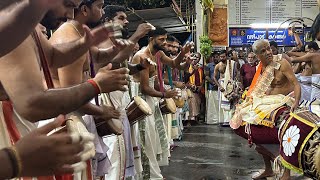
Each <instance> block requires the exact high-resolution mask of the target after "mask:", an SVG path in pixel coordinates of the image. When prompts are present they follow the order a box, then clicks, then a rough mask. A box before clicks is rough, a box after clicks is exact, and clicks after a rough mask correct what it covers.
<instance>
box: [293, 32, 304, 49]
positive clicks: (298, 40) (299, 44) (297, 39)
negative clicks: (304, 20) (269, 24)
mask: <svg viewBox="0 0 320 180" xmlns="http://www.w3.org/2000/svg"><path fill="white" fill-rule="evenodd" d="M293 36H294V40H295V41H296V43H297V45H296V47H297V48H298V49H301V47H302V46H303V44H302V41H301V39H300V37H299V34H298V33H295V32H294V33H293Z"/></svg>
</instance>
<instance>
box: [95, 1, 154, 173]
mask: <svg viewBox="0 0 320 180" xmlns="http://www.w3.org/2000/svg"><path fill="white" fill-rule="evenodd" d="M104 11H105V15H104V16H103V19H104V21H106V22H108V23H115V24H119V25H120V26H121V27H122V28H121V31H122V35H123V37H124V38H126V39H128V41H130V42H131V43H132V44H130V46H128V47H126V48H125V49H123V50H122V51H120V52H119V53H118V54H117V55H116V56H115V57H114V58H112V59H111V61H109V62H111V63H112V64H113V68H120V67H121V66H122V67H123V66H128V68H129V69H130V74H135V73H137V72H139V71H140V70H142V69H144V68H145V67H147V66H148V62H147V61H146V60H145V59H144V60H143V61H142V62H141V63H139V64H135V65H133V64H131V63H129V62H128V59H129V58H130V56H131V55H132V53H133V51H134V48H135V45H136V44H137V43H138V41H139V40H140V38H142V37H144V36H145V35H146V34H147V33H148V32H149V31H150V30H151V29H152V26H151V25H150V24H148V23H142V24H140V25H139V26H138V27H137V30H136V31H135V32H134V33H133V34H132V36H130V37H128V35H129V32H128V24H129V21H128V20H127V15H126V9H125V8H124V7H123V6H119V5H108V6H106V7H105V8H104ZM110 46H114V42H113V41H112V40H111V39H107V40H106V41H104V42H103V43H101V44H100V45H99V47H100V48H107V47H110ZM105 63H106V62H102V63H96V64H95V68H96V69H99V68H100V67H101V66H104V64H105ZM129 88H131V87H129ZM108 97H109V98H110V102H111V103H112V105H113V106H114V108H116V109H118V110H119V111H120V113H121V116H120V118H118V119H119V120H121V122H122V124H123V127H124V131H123V134H121V135H115V136H109V137H106V138H104V142H105V143H106V144H107V145H108V146H109V147H110V150H109V151H108V156H109V158H110V160H111V163H112V168H111V170H110V172H109V173H108V174H107V175H106V176H105V178H106V179H120V178H121V179H122V178H123V177H125V178H128V177H131V176H134V175H135V166H134V153H133V145H132V142H131V127H130V124H129V121H128V118H127V114H126V111H125V108H126V107H127V105H128V104H129V103H130V101H131V98H130V97H129V93H128V92H125V93H123V92H121V91H114V92H111V93H109V94H108ZM119 150H120V153H119ZM121 152H122V153H121Z"/></svg>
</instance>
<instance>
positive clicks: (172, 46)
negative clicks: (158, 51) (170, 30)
mask: <svg viewBox="0 0 320 180" xmlns="http://www.w3.org/2000/svg"><path fill="white" fill-rule="evenodd" d="M165 46H166V55H168V56H169V57H170V58H175V57H176V56H177V55H178V54H179V49H180V42H179V40H178V39H176V38H175V37H174V36H168V38H167V43H166V45H165ZM171 74H172V78H173V81H172V83H173V85H174V86H175V87H177V88H181V89H183V88H185V84H184V83H183V82H180V81H179V79H178V78H179V70H178V69H176V68H175V69H172V71H171ZM164 83H165V84H167V85H170V84H169V79H168V72H167V69H165V73H164Z"/></svg>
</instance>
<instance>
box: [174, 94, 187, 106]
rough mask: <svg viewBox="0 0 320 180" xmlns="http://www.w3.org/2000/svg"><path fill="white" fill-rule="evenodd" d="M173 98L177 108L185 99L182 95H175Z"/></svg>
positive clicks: (182, 104)
mask: <svg viewBox="0 0 320 180" xmlns="http://www.w3.org/2000/svg"><path fill="white" fill-rule="evenodd" d="M173 100H174V103H175V104H176V106H177V107H178V108H183V106H184V103H185V100H184V99H183V98H182V97H176V98H173Z"/></svg>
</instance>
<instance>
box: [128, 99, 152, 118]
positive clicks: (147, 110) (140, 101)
mask: <svg viewBox="0 0 320 180" xmlns="http://www.w3.org/2000/svg"><path fill="white" fill-rule="evenodd" d="M133 100H134V102H135V103H136V105H137V106H138V107H139V109H140V110H141V111H142V112H144V113H145V114H147V115H151V114H152V110H151V108H150V106H149V104H148V103H147V102H146V101H145V100H143V99H142V98H141V97H139V96H135V97H134V98H133Z"/></svg>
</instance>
